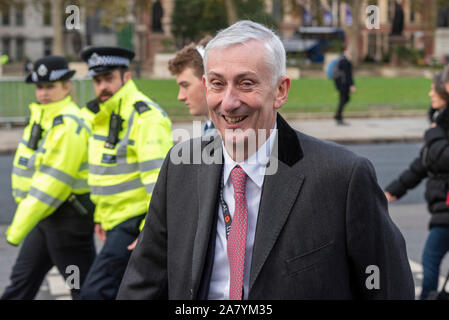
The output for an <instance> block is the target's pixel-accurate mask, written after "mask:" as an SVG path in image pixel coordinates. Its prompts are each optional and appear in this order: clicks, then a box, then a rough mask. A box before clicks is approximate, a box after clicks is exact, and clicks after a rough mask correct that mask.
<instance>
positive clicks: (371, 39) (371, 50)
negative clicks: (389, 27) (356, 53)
mask: <svg viewBox="0 0 449 320" xmlns="http://www.w3.org/2000/svg"><path fill="white" fill-rule="evenodd" d="M376 49H377V34H376V33H369V34H368V56H369V57H370V58H372V59H374V58H375V57H376Z"/></svg>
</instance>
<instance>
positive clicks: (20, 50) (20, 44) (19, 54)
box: [16, 38, 25, 61]
mask: <svg viewBox="0 0 449 320" xmlns="http://www.w3.org/2000/svg"><path fill="white" fill-rule="evenodd" d="M24 43H25V41H24V39H23V38H17V39H16V60H17V61H22V60H23V58H24V51H25V50H24Z"/></svg>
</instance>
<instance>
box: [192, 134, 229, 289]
mask: <svg viewBox="0 0 449 320" xmlns="http://www.w3.org/2000/svg"><path fill="white" fill-rule="evenodd" d="M221 148H222V146H221V139H220V138H215V139H214V140H213V141H212V142H210V143H208V144H207V145H206V146H205V149H207V150H208V153H209V155H211V157H215V156H218V157H222V156H221V154H222V153H221ZM201 150H204V149H203V148H201ZM197 152H198V151H197ZM200 152H201V151H200ZM217 152H218V154H217ZM211 153H212V154H211ZM210 159H211V158H210ZM203 160H204V159H203ZM216 163H218V164H204V163H202V164H201V165H199V166H198V179H197V192H198V203H199V212H198V224H197V230H196V234H195V242H194V244H193V254H192V289H193V292H192V294H193V297H196V294H197V291H198V287H199V285H200V281H201V276H202V273H203V268H204V264H205V259H206V253H207V248H208V245H209V240H210V235H211V230H212V228H214V227H215V226H214V225H213V221H214V215H216V214H217V203H218V194H219V192H220V190H219V187H220V177H221V172H222V168H223V165H222V163H223V161H220V162H216ZM213 241H214V240H213Z"/></svg>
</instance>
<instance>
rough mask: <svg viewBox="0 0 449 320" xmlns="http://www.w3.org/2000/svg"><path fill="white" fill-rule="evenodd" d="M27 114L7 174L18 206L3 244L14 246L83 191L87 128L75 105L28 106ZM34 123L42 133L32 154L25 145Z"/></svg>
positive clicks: (85, 189) (68, 99)
mask: <svg viewBox="0 0 449 320" xmlns="http://www.w3.org/2000/svg"><path fill="white" fill-rule="evenodd" d="M30 112H31V116H30V122H29V124H28V125H27V126H26V127H25V129H24V132H23V138H22V141H21V142H20V143H19V145H18V147H17V151H16V154H15V156H14V162H13V170H12V175H11V180H12V193H13V196H14V198H15V200H16V202H17V205H18V206H17V210H16V213H15V215H14V219H13V221H12V223H11V225H10V227H9V228H8V230H7V233H6V234H7V241H8V242H10V243H11V244H15V245H18V244H19V243H20V242H21V241H22V240H23V239H24V238H25V237H26V235H27V234H28V233H29V232H30V231H31V230H32V229H33V228H34V226H36V224H37V223H38V222H39V221H40V220H42V219H44V218H46V217H47V216H49V215H51V214H52V213H53V212H54V211H55V210H56V209H57V208H58V207H59V206H60V205H61V204H63V203H64V202H65V201H66V200H67V198H68V197H69V196H70V194H72V193H74V194H83V193H87V192H89V187H88V185H87V141H88V137H89V132H88V131H89V129H88V127H87V125H86V124H85V123H84V121H83V120H82V118H81V115H80V109H79V108H78V106H77V105H76V104H75V103H74V102H73V101H72V99H71V97H70V96H68V97H66V98H65V99H63V100H60V101H57V102H54V103H49V104H44V105H42V104H37V103H32V104H31V105H30ZM34 123H36V124H40V126H41V127H42V129H43V131H42V137H41V139H40V140H39V142H38V145H37V150H33V149H31V148H29V147H28V146H27V144H28V141H29V139H30V134H31V129H32V127H33V124H34Z"/></svg>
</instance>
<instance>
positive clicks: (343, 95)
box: [334, 88, 350, 120]
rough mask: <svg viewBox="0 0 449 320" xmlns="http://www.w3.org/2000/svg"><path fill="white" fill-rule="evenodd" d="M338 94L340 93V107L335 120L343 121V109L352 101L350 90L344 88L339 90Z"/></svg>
mask: <svg viewBox="0 0 449 320" xmlns="http://www.w3.org/2000/svg"><path fill="white" fill-rule="evenodd" d="M338 93H339V99H338V107H337V112H336V113H335V117H334V118H335V120H343V109H344V107H345V105H346V104H347V103H348V102H349V100H350V93H349V88H343V89H342V90H338Z"/></svg>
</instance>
